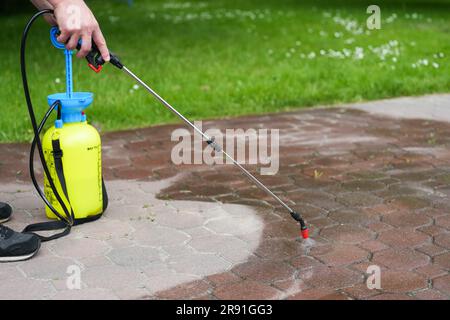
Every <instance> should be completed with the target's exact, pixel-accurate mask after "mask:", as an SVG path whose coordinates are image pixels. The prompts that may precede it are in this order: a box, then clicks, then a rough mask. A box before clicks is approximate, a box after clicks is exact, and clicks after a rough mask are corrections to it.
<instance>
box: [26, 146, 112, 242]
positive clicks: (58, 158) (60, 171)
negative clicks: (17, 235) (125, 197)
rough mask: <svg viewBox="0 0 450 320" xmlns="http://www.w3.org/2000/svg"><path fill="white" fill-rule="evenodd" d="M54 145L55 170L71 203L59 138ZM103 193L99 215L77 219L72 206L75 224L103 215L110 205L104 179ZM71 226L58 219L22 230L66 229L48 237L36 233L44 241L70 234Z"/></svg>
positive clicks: (93, 219)
mask: <svg viewBox="0 0 450 320" xmlns="http://www.w3.org/2000/svg"><path fill="white" fill-rule="evenodd" d="M52 147H53V160H54V163H55V171H56V174H57V176H58V180H59V183H60V184H61V188H62V190H63V192H64V195H65V196H66V199H67V201H69V203H70V200H69V192H68V191H67V184H66V179H65V177H64V168H63V162H62V157H63V151H62V150H61V144H60V141H59V139H55V140H52ZM102 193H103V210H102V213H101V214H98V215H95V216H92V217H87V218H82V219H75V215H74V213H73V210H72V207H70V213H71V215H72V221H73V225H80V224H83V223H86V222H91V221H95V220H97V219H99V218H100V217H101V216H102V214H103V212H104V211H105V210H106V208H107V207H108V194H107V192H106V187H105V183H104V181H103V179H102ZM71 228H72V226H71V225H70V224H69V223H67V222H66V221H62V220H57V221H47V222H40V223H34V224H30V225H28V226H27V227H26V228H25V229H24V230H23V231H22V232H37V231H53V230H59V229H64V230H63V231H62V232H60V233H56V234H53V235H51V236H48V237H46V236H42V235H39V234H36V235H37V236H38V237H39V238H40V239H41V241H42V242H46V241H51V240H55V239H58V238H62V237H64V236H66V235H68V234H69V233H70V230H71Z"/></svg>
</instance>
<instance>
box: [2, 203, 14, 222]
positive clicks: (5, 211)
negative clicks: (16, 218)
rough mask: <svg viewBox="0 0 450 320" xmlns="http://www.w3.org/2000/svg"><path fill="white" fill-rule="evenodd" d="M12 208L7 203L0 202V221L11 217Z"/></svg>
mask: <svg viewBox="0 0 450 320" xmlns="http://www.w3.org/2000/svg"><path fill="white" fill-rule="evenodd" d="M11 213H12V209H11V206H10V205H9V204H7V203H3V202H0V223H3V222H6V221H8V220H9V219H10V218H11Z"/></svg>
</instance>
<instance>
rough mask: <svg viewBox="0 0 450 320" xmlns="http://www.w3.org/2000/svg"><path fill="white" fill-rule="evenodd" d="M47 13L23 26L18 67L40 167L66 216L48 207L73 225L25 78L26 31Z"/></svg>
mask: <svg viewBox="0 0 450 320" xmlns="http://www.w3.org/2000/svg"><path fill="white" fill-rule="evenodd" d="M49 13H50V14H51V13H53V10H50V9H46V10H41V11H39V12H37V13H36V14H35V15H33V17H31V19H30V20H29V21H28V23H27V25H26V26H25V29H24V31H23V34H22V41H21V46H20V69H21V73H22V83H23V90H24V93H25V99H26V102H27V107H28V113H29V115H30V120H31V125H32V127H33V132H34V140H35V142H36V145H37V149H38V153H39V157H40V159H41V163H42V167H43V169H44V173H45V175H46V176H47V180H48V182H49V184H50V187H51V189H52V191H53V194H54V195H55V197H56V199H57V200H58V202H59V204H60V205H61V207H62V209H63V211H64V213H65V215H66V217H63V216H62V215H61V214H60V213H59V212H58V211H57V210H56V209H55V208H53V207H49V208H50V209H51V210H52V212H53V213H54V214H55V215H56V216H57V217H58V218H59V219H61V220H63V221H65V222H67V223H68V224H69V225H73V220H74V217H73V213H69V210H68V209H67V207H66V204H65V203H64V201H63V199H62V198H61V196H60V195H59V193H58V190H57V189H56V186H55V183H54V182H53V179H52V177H51V175H50V170H49V169H48V166H47V163H46V162H45V157H44V152H43V149H42V143H41V139H40V137H39V130H38V126H37V122H36V116H35V114H34V109H33V104H32V102H31V96H30V90H29V88H28V79H27V72H26V65H25V48H26V41H27V37H28V32H29V31H30V28H31V26H32V25H33V23H34V22H35V21H36V19H37V18H39V17H40V16H42V15H44V14H49ZM38 192H39V191H38ZM47 202H48V201H47ZM46 204H47V203H46Z"/></svg>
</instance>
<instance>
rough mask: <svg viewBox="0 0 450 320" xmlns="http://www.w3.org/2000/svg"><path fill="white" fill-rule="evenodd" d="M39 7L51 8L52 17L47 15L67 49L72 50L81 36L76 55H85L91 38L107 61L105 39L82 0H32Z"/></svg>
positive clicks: (89, 47)
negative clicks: (57, 29)
mask: <svg viewBox="0 0 450 320" xmlns="http://www.w3.org/2000/svg"><path fill="white" fill-rule="evenodd" d="M32 2H33V3H34V4H35V5H36V7H38V8H39V9H44V8H47V9H53V11H54V19H53V18H52V17H47V21H48V22H49V23H51V24H57V25H58V27H59V30H60V31H61V34H60V35H59V36H58V38H57V40H58V41H59V42H61V43H66V48H67V49H68V50H74V49H76V47H77V44H78V41H79V40H80V38H81V48H80V50H79V51H78V53H77V57H79V58H83V57H85V56H86V55H87V54H88V53H89V51H91V47H92V40H93V41H94V42H95V44H96V45H97V47H98V49H99V51H100V54H101V55H102V58H103V60H105V61H109V59H110V57H109V50H108V47H107V46H106V40H105V38H104V36H103V34H102V31H101V30H100V26H99V24H98V22H97V20H96V19H95V17H94V14H93V13H92V11H91V10H90V9H89V7H88V6H87V5H86V3H85V2H84V1H83V0H33V1H32Z"/></svg>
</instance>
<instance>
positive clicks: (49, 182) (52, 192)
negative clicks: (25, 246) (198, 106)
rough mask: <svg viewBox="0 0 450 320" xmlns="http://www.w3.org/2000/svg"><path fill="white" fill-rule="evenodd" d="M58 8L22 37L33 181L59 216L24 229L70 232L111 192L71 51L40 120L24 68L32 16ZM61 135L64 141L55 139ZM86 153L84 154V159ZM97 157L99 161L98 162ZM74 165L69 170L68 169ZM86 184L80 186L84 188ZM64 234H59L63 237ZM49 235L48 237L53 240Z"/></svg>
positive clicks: (92, 61)
mask: <svg viewBox="0 0 450 320" xmlns="http://www.w3.org/2000/svg"><path fill="white" fill-rule="evenodd" d="M49 13H53V12H52V11H51V10H42V11H40V12H38V13H36V14H35V15H34V16H33V17H32V18H31V19H30V21H29V22H28V24H27V26H26V27H25V31H24V34H23V37H22V46H21V67H22V78H23V85H24V91H25V97H26V100H27V105H28V110H29V113H30V119H31V123H32V126H33V131H34V139H33V143H32V146H31V155H30V170H31V177H32V180H33V184H34V185H35V187H36V189H37V191H38V193H39V195H40V196H41V198H42V199H43V200H44V202H45V204H46V205H47V208H46V211H47V215H48V216H49V217H50V218H57V219H58V220H57V221H53V222H44V223H41V224H35V225H31V226H28V227H27V228H26V229H25V231H42V230H50V227H54V229H57V228H61V224H64V225H65V231H64V232H63V233H62V234H63V235H64V234H67V233H68V232H70V227H71V226H72V225H75V224H77V223H79V222H86V221H91V220H93V219H96V218H98V217H99V216H100V215H101V213H102V212H103V211H104V210H105V209H106V205H107V196H106V191H105V186H104V184H103V180H102V178H101V144H100V137H99V135H98V133H97V131H96V130H95V129H94V128H93V127H92V126H90V125H88V124H87V122H86V116H85V115H84V113H83V110H84V109H85V108H86V107H87V106H88V105H89V104H90V103H91V102H92V94H91V93H76V92H72V79H71V68H72V64H71V53H70V52H69V51H67V50H65V49H64V50H65V56H66V93H64V94H55V95H50V96H49V98H48V102H49V105H50V108H49V110H48V111H47V113H46V114H45V116H44V118H43V120H42V121H41V123H40V125H39V126H38V125H37V122H36V119H35V115H34V111H33V107H32V103H31V99H30V94H29V90H28V82H27V78H26V68H25V45H26V38H27V35H28V31H29V29H30V27H31V25H32V24H33V22H34V21H35V20H36V19H37V18H38V17H39V16H42V15H44V14H49ZM57 32H58V30H57V28H53V29H52V31H51V38H52V43H53V44H54V45H55V46H56V47H58V48H60V49H63V48H64V45H63V44H60V43H58V42H57V40H56V34H57ZM92 43H93V45H92V49H91V51H90V52H89V54H88V55H87V56H86V60H87V61H88V66H89V67H90V68H91V69H92V70H94V71H95V72H100V71H101V69H102V66H103V65H104V64H105V61H104V60H103V58H102V56H101V54H100V52H99V50H98V48H97V47H96V46H95V44H94V42H92ZM109 62H110V64H112V65H114V66H115V67H116V68H118V69H119V70H122V71H123V72H124V73H125V74H127V75H128V76H130V77H131V78H132V79H134V80H135V81H136V82H137V83H138V84H139V85H141V86H142V87H143V88H145V89H146V90H147V91H148V92H149V93H150V94H151V95H152V96H154V97H155V98H156V99H157V100H158V101H159V102H161V104H162V105H163V106H164V107H166V108H167V109H169V110H170V111H171V112H172V113H173V114H175V115H176V116H177V117H178V118H180V119H181V120H182V121H183V122H184V123H185V124H186V125H187V126H189V127H190V128H192V129H193V130H194V131H195V132H197V133H198V134H200V136H202V138H203V139H204V141H205V142H206V143H207V144H208V145H209V146H210V147H212V148H213V149H214V150H215V152H216V153H218V154H220V153H221V154H222V155H223V157H226V158H228V159H229V160H231V162H232V163H233V164H234V165H235V166H236V167H238V168H239V169H240V170H241V171H242V173H243V174H244V175H245V176H247V177H248V178H249V179H250V180H251V181H252V182H253V183H254V184H255V185H256V186H258V187H259V188H260V189H262V190H263V191H265V192H266V193H267V194H268V195H270V196H271V197H272V198H273V199H274V200H276V201H277V202H278V203H279V204H280V205H281V206H282V207H284V208H285V209H286V210H288V212H289V214H290V215H291V217H292V218H293V219H294V220H295V221H296V222H298V223H299V225H300V230H301V236H302V237H303V238H304V239H307V238H308V237H309V234H308V228H307V226H306V224H305V222H304V220H303V219H302V217H301V215H300V214H299V213H297V212H296V211H294V210H293V209H292V208H291V207H290V206H288V205H287V204H286V202H284V201H283V200H282V199H281V198H280V197H278V196H277V195H276V194H275V193H273V192H272V191H271V190H270V189H269V188H268V187H266V186H265V185H264V184H263V183H262V182H261V181H259V180H258V179H257V178H256V177H255V176H254V175H252V174H251V173H250V172H249V171H248V170H247V169H245V168H244V167H243V166H242V165H241V164H240V163H238V162H237V161H236V160H235V159H234V158H233V157H232V156H230V155H229V154H228V153H227V152H226V151H225V150H223V148H222V147H221V146H220V145H219V144H218V143H217V142H215V141H214V137H209V136H208V135H206V134H205V133H204V132H203V131H202V130H200V129H199V128H198V127H197V126H195V125H194V124H193V123H192V122H191V121H189V120H188V119H187V118H186V117H185V116H184V115H183V114H181V113H180V112H179V111H178V110H177V109H175V108H174V107H172V106H171V105H170V104H169V103H168V102H167V101H166V100H164V99H163V98H162V97H161V96H160V95H159V94H158V93H156V92H155V91H154V90H153V89H152V88H150V87H149V86H148V85H147V84H146V83H145V82H144V81H142V80H141V79H140V78H139V77H138V76H136V75H135V74H134V73H133V72H131V71H130V70H129V69H128V68H127V67H126V66H124V65H123V64H122V63H121V61H120V60H119V58H118V57H117V56H115V55H114V54H112V53H110V61H109ZM55 109H56V110H57V112H58V113H57V120H56V121H55V125H54V126H53V127H52V128H50V129H49V130H48V131H47V132H46V134H45V135H44V141H43V143H42V144H41V141H40V138H39V136H40V133H41V130H42V127H43V126H44V124H45V122H46V121H47V119H48V117H49V115H50V114H51V112H52V111H53V110H55ZM55 141H59V142H55ZM36 146H37V148H38V152H39V156H40V159H41V162H42V165H43V168H44V173H45V177H46V178H45V192H44V193H43V192H42V191H41V189H40V188H39V185H38V184H37V182H36V179H35V178H34V174H33V170H34V169H33V154H34V149H35V148H36ZM81 158H82V159H81ZM94 163H95V164H94ZM69 171H70V172H69ZM80 189H81V190H80ZM59 236H60V235H59V234H58V235H56V237H59ZM51 238H52V237H47V238H45V239H44V240H51Z"/></svg>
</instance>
